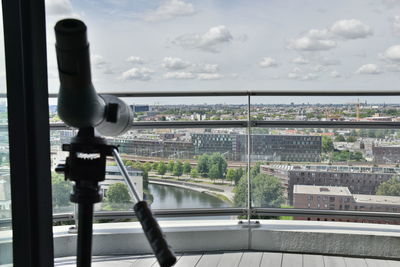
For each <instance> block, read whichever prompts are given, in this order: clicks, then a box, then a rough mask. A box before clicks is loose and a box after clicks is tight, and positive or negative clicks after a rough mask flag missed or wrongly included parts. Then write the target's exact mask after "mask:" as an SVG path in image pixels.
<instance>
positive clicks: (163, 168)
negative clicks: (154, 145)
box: [157, 162, 167, 175]
mask: <svg viewBox="0 0 400 267" xmlns="http://www.w3.org/2000/svg"><path fill="white" fill-rule="evenodd" d="M166 172H167V166H166V165H165V163H164V162H160V163H159V164H158V167H157V174H159V175H164V174H165V173H166Z"/></svg>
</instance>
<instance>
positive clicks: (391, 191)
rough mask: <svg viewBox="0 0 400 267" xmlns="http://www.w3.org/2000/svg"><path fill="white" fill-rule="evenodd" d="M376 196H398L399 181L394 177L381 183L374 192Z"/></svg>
mask: <svg viewBox="0 0 400 267" xmlns="http://www.w3.org/2000/svg"><path fill="white" fill-rule="evenodd" d="M376 194H377V195H381V196H400V181H399V179H398V178H396V177H392V178H391V179H390V180H388V181H386V182H383V183H381V184H380V185H379V186H378V189H377V190H376Z"/></svg>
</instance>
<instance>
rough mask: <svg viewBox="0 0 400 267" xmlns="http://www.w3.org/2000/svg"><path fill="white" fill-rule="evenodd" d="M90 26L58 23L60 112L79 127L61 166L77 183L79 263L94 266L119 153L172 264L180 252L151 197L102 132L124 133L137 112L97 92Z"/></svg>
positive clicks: (153, 241)
mask: <svg viewBox="0 0 400 267" xmlns="http://www.w3.org/2000/svg"><path fill="white" fill-rule="evenodd" d="M86 31H87V30H86V25H85V24H84V23H83V22H82V21H79V20H76V19H65V20H61V21H59V22H58V23H57V24H56V26H55V32H56V51H57V62H58V71H59V77H60V84H61V85H60V91H59V95H58V114H59V116H60V118H61V119H62V120H63V121H64V122H65V123H66V124H67V125H69V126H71V127H74V128H78V129H79V132H78V135H77V136H76V137H74V138H72V140H71V143H70V144H64V145H63V150H64V151H69V157H67V159H66V163H65V164H64V165H63V164H61V165H59V166H58V167H57V169H56V171H57V172H62V173H64V175H65V178H66V179H69V180H71V181H74V182H75V185H74V187H73V191H72V193H71V198H70V199H71V201H72V202H75V203H78V240H77V266H78V267H90V266H91V248H92V234H93V226H92V222H93V205H94V203H97V202H100V201H101V199H102V194H101V190H100V185H99V182H101V181H104V179H105V168H106V158H107V156H114V159H116V161H117V163H118V166H119V168H120V170H121V173H122V175H123V177H124V179H125V181H126V182H127V184H128V187H129V189H130V190H131V192H132V195H133V196H134V197H135V200H136V204H135V206H134V207H133V209H134V211H135V214H136V217H137V219H138V221H139V222H140V224H141V225H142V228H143V231H144V233H145V235H146V237H147V239H148V241H149V243H150V246H151V248H152V250H153V252H154V254H155V256H156V258H157V260H158V262H159V264H160V266H162V267H170V266H172V265H173V264H175V262H176V257H175V255H174V253H173V251H172V250H171V249H170V247H169V246H168V243H167V242H166V240H165V237H164V234H163V232H162V231H161V228H160V226H159V225H158V223H157V221H156V219H155V218H154V217H153V214H152V212H151V210H150V208H149V207H148V205H147V202H145V201H143V200H141V199H140V196H139V195H138V193H137V190H136V188H135V186H134V185H133V183H132V182H131V181H130V179H129V175H128V172H127V171H126V168H125V166H124V165H123V162H122V160H121V158H120V157H119V154H118V151H117V148H116V147H115V146H111V145H108V144H107V142H106V140H105V139H104V138H101V137H99V136H97V135H96V132H95V129H96V130H97V132H98V133H100V134H102V135H108V136H117V135H121V134H123V133H124V132H126V131H127V130H129V129H130V127H131V123H132V120H133V113H132V111H131V109H130V108H129V106H128V105H127V104H125V103H124V102H123V101H122V100H120V99H119V98H118V97H115V96H112V95H98V94H97V93H96V90H95V89H94V87H93V84H92V80H91V73H90V56H89V43H88V40H87V36H86Z"/></svg>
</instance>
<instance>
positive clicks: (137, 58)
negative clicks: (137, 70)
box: [126, 56, 144, 64]
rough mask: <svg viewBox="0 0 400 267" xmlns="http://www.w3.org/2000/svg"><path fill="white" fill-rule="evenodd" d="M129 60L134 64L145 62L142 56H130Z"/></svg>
mask: <svg viewBox="0 0 400 267" xmlns="http://www.w3.org/2000/svg"><path fill="white" fill-rule="evenodd" d="M126 61H127V62H129V63H132V64H143V63H144V60H143V59H142V58H141V57H135V56H130V57H128V58H127V59H126Z"/></svg>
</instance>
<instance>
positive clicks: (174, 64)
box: [162, 57, 192, 70]
mask: <svg viewBox="0 0 400 267" xmlns="http://www.w3.org/2000/svg"><path fill="white" fill-rule="evenodd" d="M191 65H192V64H190V63H189V62H187V61H184V60H182V59H180V58H177V57H165V58H164V59H163V64H162V66H163V67H164V68H166V69H169V70H182V69H186V68H187V67H189V66H191Z"/></svg>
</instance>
